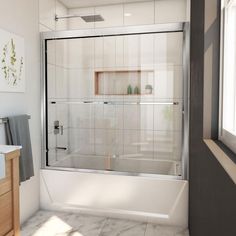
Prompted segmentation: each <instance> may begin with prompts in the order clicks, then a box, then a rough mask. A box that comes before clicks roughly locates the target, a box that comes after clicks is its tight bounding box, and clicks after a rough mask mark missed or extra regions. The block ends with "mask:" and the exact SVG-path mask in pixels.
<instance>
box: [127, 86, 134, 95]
mask: <svg viewBox="0 0 236 236" xmlns="http://www.w3.org/2000/svg"><path fill="white" fill-rule="evenodd" d="M132 93H133V91H132V86H131V85H129V86H128V88H127V94H128V95H130V94H132Z"/></svg>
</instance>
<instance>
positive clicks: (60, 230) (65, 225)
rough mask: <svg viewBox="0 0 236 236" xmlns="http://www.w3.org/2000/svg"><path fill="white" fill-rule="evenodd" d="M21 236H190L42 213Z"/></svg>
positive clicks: (155, 227)
mask: <svg viewBox="0 0 236 236" xmlns="http://www.w3.org/2000/svg"><path fill="white" fill-rule="evenodd" d="M21 235H22V236H55V235H57V236H188V235H189V234H188V230H186V229H183V228H181V227H170V226H161V225H154V224H150V223H142V222H135V221H129V220H121V219H112V218H105V217H98V216H89V215H81V214H75V213H68V212H52V211H39V212H37V213H36V214H35V215H34V216H33V217H32V218H30V219H29V220H28V221H27V222H26V223H25V224H24V225H23V226H22V230H21Z"/></svg>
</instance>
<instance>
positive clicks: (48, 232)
mask: <svg viewBox="0 0 236 236" xmlns="http://www.w3.org/2000/svg"><path fill="white" fill-rule="evenodd" d="M52 235H55V236H84V235H83V234H81V233H79V232H78V231H75V230H73V228H72V227H71V226H70V225H69V224H67V223H66V222H64V221H63V220H62V219H60V218H59V217H57V216H52V217H50V218H49V219H48V220H47V221H46V222H45V223H44V224H43V225H42V226H41V227H40V228H39V229H37V231H36V232H35V233H34V234H33V235H32V236H52Z"/></svg>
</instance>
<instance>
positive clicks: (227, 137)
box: [218, 0, 236, 154]
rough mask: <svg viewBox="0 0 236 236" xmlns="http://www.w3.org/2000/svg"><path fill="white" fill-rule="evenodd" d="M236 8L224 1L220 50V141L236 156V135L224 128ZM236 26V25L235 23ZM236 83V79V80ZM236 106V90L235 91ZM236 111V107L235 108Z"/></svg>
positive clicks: (231, 0)
mask: <svg viewBox="0 0 236 236" xmlns="http://www.w3.org/2000/svg"><path fill="white" fill-rule="evenodd" d="M232 6H235V7H236V0H222V4H221V48H220V96H219V134H218V139H219V140H220V141H221V142H223V143H224V144H225V145H226V146H227V147H228V148H230V149H231V150H232V151H233V152H234V153H235V154H236V133H235V134H233V133H231V132H229V131H227V130H226V129H224V126H223V116H224V114H223V113H224V80H225V63H227V60H228V58H227V55H226V48H227V45H226V43H225V42H227V28H226V24H227V17H228V12H229V8H230V7H232ZM235 25H236V23H235ZM235 83H236V78H235ZM234 97H235V98H234V106H236V88H235V91H234ZM235 111H236V107H235ZM234 125H235V126H236V119H235V118H234Z"/></svg>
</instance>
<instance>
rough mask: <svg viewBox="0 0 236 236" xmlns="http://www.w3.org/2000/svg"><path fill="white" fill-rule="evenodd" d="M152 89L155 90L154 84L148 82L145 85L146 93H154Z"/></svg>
mask: <svg viewBox="0 0 236 236" xmlns="http://www.w3.org/2000/svg"><path fill="white" fill-rule="evenodd" d="M152 90H153V88H152V85H150V84H147V85H146V86H145V93H146V94H152Z"/></svg>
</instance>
